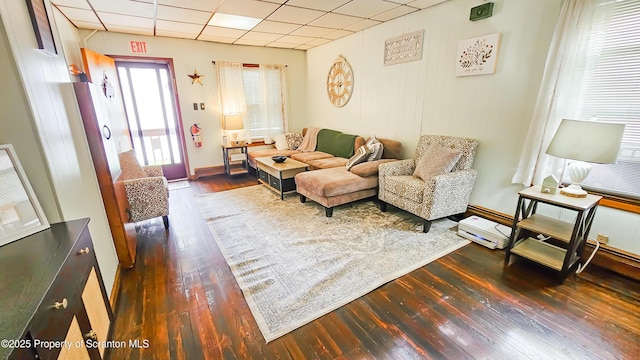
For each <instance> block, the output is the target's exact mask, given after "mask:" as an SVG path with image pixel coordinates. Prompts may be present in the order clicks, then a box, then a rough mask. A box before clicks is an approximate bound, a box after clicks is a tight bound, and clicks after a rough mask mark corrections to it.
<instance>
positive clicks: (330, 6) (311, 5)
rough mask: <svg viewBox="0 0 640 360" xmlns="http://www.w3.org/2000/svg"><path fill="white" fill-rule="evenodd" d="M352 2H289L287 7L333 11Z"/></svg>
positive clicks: (312, 0) (304, 0)
mask: <svg viewBox="0 0 640 360" xmlns="http://www.w3.org/2000/svg"><path fill="white" fill-rule="evenodd" d="M350 1H351V0H322V1H318V0H289V2H287V5H293V6H299V7H303V8H307V9H314V10H322V11H331V10H334V9H337V8H339V7H340V6H342V5H344V4H346V3H348V2H350Z"/></svg>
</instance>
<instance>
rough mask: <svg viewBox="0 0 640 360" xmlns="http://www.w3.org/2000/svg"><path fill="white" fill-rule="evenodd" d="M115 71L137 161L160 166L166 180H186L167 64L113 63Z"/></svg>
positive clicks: (175, 108)
mask: <svg viewBox="0 0 640 360" xmlns="http://www.w3.org/2000/svg"><path fill="white" fill-rule="evenodd" d="M116 68H117V69H118V78H119V79H120V86H121V87H122V95H123V99H124V104H125V110H126V112H127V119H128V121H129V129H130V131H131V141H132V142H133V147H134V149H135V150H136V155H137V157H138V161H139V162H140V163H141V164H145V165H162V170H163V171H164V175H165V177H166V178H167V179H168V180H173V179H182V178H186V177H187V172H186V167H185V163H184V162H185V159H184V153H183V149H184V147H183V141H184V140H183V137H182V136H180V134H181V132H180V131H179V129H180V127H179V126H180V125H179V121H178V115H177V114H178V113H177V107H176V101H175V99H176V97H175V96H174V89H173V81H172V77H171V76H170V71H169V65H168V64H165V63H156V62H128V61H117V60H116Z"/></svg>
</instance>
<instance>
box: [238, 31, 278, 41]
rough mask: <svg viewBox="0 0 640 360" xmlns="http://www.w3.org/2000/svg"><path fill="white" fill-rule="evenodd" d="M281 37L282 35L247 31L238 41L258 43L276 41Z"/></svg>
mask: <svg viewBox="0 0 640 360" xmlns="http://www.w3.org/2000/svg"><path fill="white" fill-rule="evenodd" d="M281 37H282V34H269V33H261V32H257V31H249V32H248V33H246V34H244V35H243V36H242V37H241V38H240V40H259V41H266V42H271V41H276V40H278V39H280V38H281Z"/></svg>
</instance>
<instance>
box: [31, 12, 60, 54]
mask: <svg viewBox="0 0 640 360" xmlns="http://www.w3.org/2000/svg"><path fill="white" fill-rule="evenodd" d="M26 2H27V7H28V8H29V16H30V17H31V25H33V32H34V33H35V36H36V41H37V42H38V48H39V49H42V50H44V51H46V52H48V53H50V54H54V55H55V54H57V53H58V51H57V50H56V43H55V41H54V40H53V31H52V30H51V23H50V22H49V16H47V8H46V6H45V4H44V0H26Z"/></svg>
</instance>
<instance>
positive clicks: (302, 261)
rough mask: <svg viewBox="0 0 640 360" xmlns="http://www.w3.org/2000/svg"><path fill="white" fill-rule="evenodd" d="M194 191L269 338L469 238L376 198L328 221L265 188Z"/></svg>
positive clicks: (314, 207)
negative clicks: (384, 207)
mask: <svg viewBox="0 0 640 360" xmlns="http://www.w3.org/2000/svg"><path fill="white" fill-rule="evenodd" d="M195 196H196V203H197V205H198V208H199V209H200V212H201V213H202V215H203V216H204V218H205V219H206V221H207V224H208V226H209V229H210V231H211V233H212V234H213V237H214V239H215V241H216V242H217V244H218V247H219V248H220V250H221V251H222V253H223V255H224V257H225V259H226V260H227V263H228V264H229V267H230V268H231V271H232V272H233V274H234V276H235V278H236V280H237V282H238V285H239V286H240V288H241V289H242V292H243V294H244V297H245V299H246V301H247V303H248V305H249V308H250V309H251V312H252V314H253V316H254V317H255V320H256V322H257V324H258V326H259V328H260V331H261V332H262V334H263V336H264V338H265V340H266V341H267V342H269V341H271V340H274V339H276V338H278V337H280V336H282V335H284V334H286V333H288V332H290V331H293V330H295V329H296V328H298V327H300V326H302V325H304V324H306V323H309V322H311V321H313V320H314V319H317V318H319V317H320V316H322V315H324V314H327V313H329V312H331V311H333V310H335V309H337V308H339V307H341V306H343V305H345V304H347V303H349V302H351V301H353V300H355V299H357V298H359V297H360V296H363V295H365V294H367V293H369V292H370V291H372V290H374V289H376V288H378V287H380V286H381V285H384V284H385V283H387V282H389V281H392V280H394V279H396V278H398V277H400V276H402V275H404V274H407V273H409V272H411V271H413V270H415V269H417V268H419V267H422V266H424V265H425V264H428V263H429V262H431V261H434V260H436V259H438V258H440V257H442V256H444V255H446V254H448V253H450V252H452V251H454V250H456V249H458V248H460V247H462V246H464V245H466V244H468V243H469V241H468V240H465V239H463V238H461V237H459V236H458V235H457V234H456V232H455V229H456V225H457V224H456V223H455V222H453V221H450V220H447V219H443V220H439V221H435V222H433V224H432V226H431V230H430V231H429V233H427V234H424V233H422V232H421V231H420V230H418V229H416V224H417V223H419V219H418V218H416V217H414V216H413V215H411V214H408V213H406V212H404V211H400V210H395V209H389V211H388V212H386V213H383V212H381V211H380V210H379V209H378V207H377V206H376V205H375V204H374V203H373V201H371V200H369V201H360V202H355V203H353V204H351V205H344V206H339V207H337V208H335V210H334V213H333V217H331V218H327V217H326V216H325V211H324V208H323V207H322V206H320V205H318V204H316V203H314V202H312V201H307V202H306V203H304V204H303V203H300V201H299V199H298V197H297V196H294V195H289V196H285V200H284V201H282V200H280V196H279V195H278V194H276V193H275V192H273V191H271V190H269V189H267V188H266V187H265V186H264V185H257V186H251V187H246V188H241V189H236V190H229V191H223V192H219V193H212V194H205V195H195Z"/></svg>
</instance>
